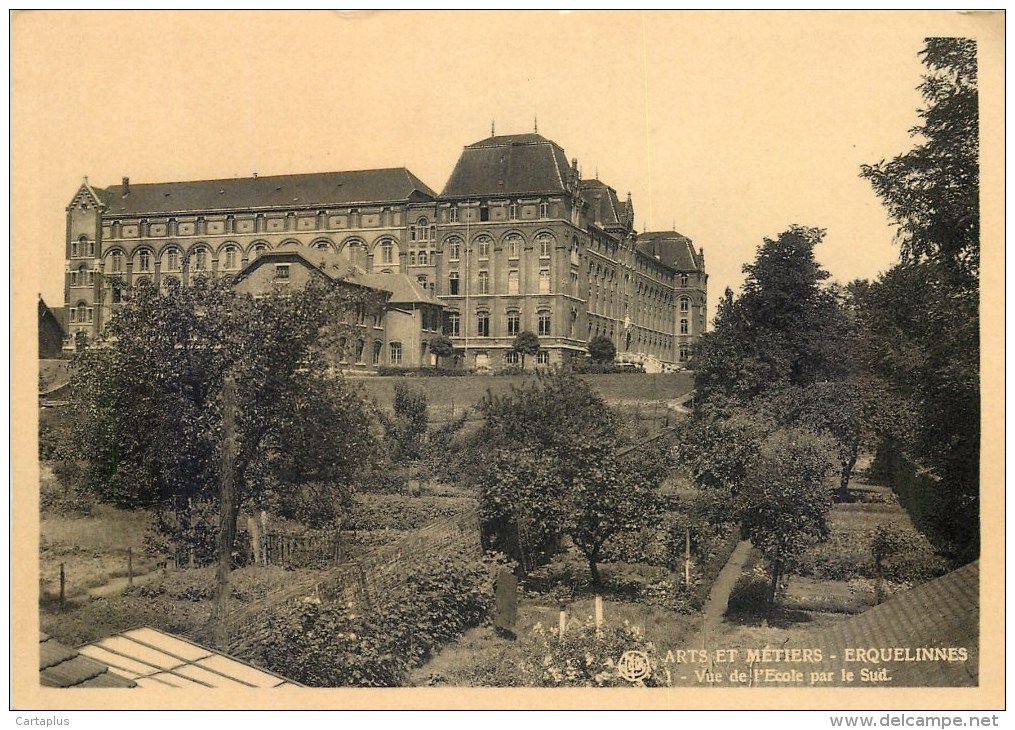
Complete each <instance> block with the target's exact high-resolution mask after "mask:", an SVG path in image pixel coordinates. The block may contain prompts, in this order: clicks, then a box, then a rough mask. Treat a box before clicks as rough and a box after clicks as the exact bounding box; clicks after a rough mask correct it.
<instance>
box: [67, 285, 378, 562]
mask: <svg viewBox="0 0 1015 730" xmlns="http://www.w3.org/2000/svg"><path fill="white" fill-rule="evenodd" d="M359 297H360V295H357V294H351V293H346V292H345V291H344V290H339V289H335V288H332V287H331V286H329V285H326V284H323V283H313V284H311V285H309V286H308V287H307V288H305V289H303V290H297V291H293V292H291V293H289V294H288V295H286V296H280V295H269V296H266V297H263V298H259V299H254V298H253V297H251V296H248V295H243V294H238V293H236V292H235V291H233V290H231V289H230V288H229V287H228V285H227V284H213V285H210V286H197V287H192V288H178V289H174V290H171V291H169V292H168V293H160V292H159V291H158V290H157V289H155V288H152V287H142V288H140V289H138V291H137V292H136V294H135V296H134V297H133V298H132V299H131V300H130V301H129V302H128V303H126V304H125V305H124V307H123V309H122V310H121V312H120V313H119V314H118V315H117V316H116V317H115V318H113V320H112V321H111V322H110V323H109V325H108V326H107V328H106V330H105V332H104V333H103V337H102V338H101V340H100V341H98V342H97V343H96V344H95V345H94V346H93V347H91V348H89V349H88V350H86V351H85V352H83V353H80V354H79V355H78V356H77V357H76V358H75V360H74V363H73V375H72V393H73V396H72V397H73V402H74V413H75V421H76V428H75V434H74V435H75V438H76V439H77V440H78V446H79V450H78V451H79V453H80V454H82V455H83V457H84V459H85V461H86V464H85V469H84V472H85V482H86V484H87V486H88V487H89V488H90V489H91V490H92V491H94V492H95V493H96V494H98V495H99V496H100V497H101V498H102V499H104V500H107V501H111V502H114V503H116V504H118V505H120V506H122V507H127V508H135V507H146V506H150V507H155V508H158V509H159V510H160V511H166V510H168V511H169V512H170V513H172V514H173V515H175V517H174V518H173V519H171V520H169V521H167V522H166V524H175V525H176V526H177V534H176V536H177V537H179V536H181V535H182V534H194V528H195V524H194V520H196V519H198V516H199V515H201V514H202V513H207V510H206V509H203V508H202V507H201V505H214V504H217V503H218V499H219V488H220V484H221V483H222V481H223V480H224V479H228V480H229V481H231V483H232V484H233V485H234V487H235V489H234V491H235V495H234V496H235V498H234V499H233V500H231V502H232V504H231V505H230V509H229V514H228V515H227V520H226V522H227V525H226V528H227V530H228V533H229V534H228V535H227V538H229V540H228V542H229V543H230V544H231V537H232V535H235V525H236V518H237V515H238V513H239V511H240V509H241V508H242V506H243V505H244V504H247V503H248V502H254V503H257V504H262V503H268V502H271V501H273V500H274V501H276V502H279V503H281V504H288V505H289V507H291V508H292V510H293V512H294V513H300V514H316V513H320V514H323V515H329V514H331V515H333V512H331V511H332V510H334V509H335V506H336V505H339V504H340V503H341V497H342V495H343V494H344V493H345V492H346V491H347V490H348V489H349V485H350V484H351V481H352V476H353V475H354V474H355V473H356V472H357V470H358V469H360V468H361V464H362V463H364V462H367V463H369V461H370V460H371V459H372V457H373V451H374V443H375V441H374V430H373V426H372V418H371V416H370V413H369V410H368V409H367V408H366V407H365V405H364V404H363V402H362V399H361V398H360V397H359V396H358V395H356V394H355V393H353V392H352V391H351V389H350V388H349V386H347V385H346V384H345V383H344V381H341V380H338V379H334V378H331V377H330V376H328V375H327V366H326V358H325V357H324V355H325V353H326V352H327V351H328V350H329V349H331V348H332V347H333V346H334V343H335V342H336V341H337V339H338V338H339V337H342V336H345V334H348V333H349V331H351V330H349V328H347V327H346V326H345V325H336V324H334V323H336V322H341V321H342V320H343V318H344V317H345V315H346V314H347V313H348V312H349V311H351V310H352V309H353V308H354V307H355V306H356V305H357V304H362V303H363V302H362V301H360V299H359ZM227 379H228V380H231V381H232V382H233V383H234V386H233V394H232V400H233V402H234V403H235V407H234V408H233V409H232V415H233V417H234V418H233V421H234V424H233V431H234V435H233V439H232V440H231V442H230V443H229V444H225V443H223V433H222V424H223V415H224V414H223V403H222V394H223V386H224V383H225V382H226V380H227ZM226 447H230V448H231V451H232V453H231V454H230V458H229V459H228V460H225V459H223V451H224V449H225V448H226ZM225 461H228V463H231V464H232V474H230V475H224V474H223V472H222V468H223V467H222V464H223V463H224V462H225ZM294 494H304V495H308V496H312V497H313V502H312V504H304V505H302V506H300V505H299V504H298V502H299V500H298V499H296V498H295V497H293V496H292V495H294Z"/></svg>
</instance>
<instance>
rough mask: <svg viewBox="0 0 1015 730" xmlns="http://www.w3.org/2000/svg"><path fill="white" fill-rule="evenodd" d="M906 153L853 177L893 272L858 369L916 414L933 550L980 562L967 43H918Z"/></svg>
mask: <svg viewBox="0 0 1015 730" xmlns="http://www.w3.org/2000/svg"><path fill="white" fill-rule="evenodd" d="M921 55H922V56H923V62H924V64H925V65H926V67H927V73H926V74H925V75H924V77H923V82H922V83H921V85H920V92H921V94H922V95H923V99H924V103H925V106H924V108H923V109H922V110H920V112H919V115H920V117H921V120H922V122H921V124H920V125H918V126H917V127H915V128H914V129H913V130H912V134H913V136H914V137H915V138H916V139H917V143H916V144H915V145H914V147H913V148H912V149H911V150H910V151H908V152H906V153H904V154H902V155H899V156H898V157H896V158H894V159H893V160H891V161H888V162H885V161H882V162H879V163H877V164H875V165H869V166H864V167H863V168H862V173H861V174H862V176H863V177H865V178H867V179H868V180H869V181H870V183H871V185H872V186H873V188H874V190H875V192H876V193H877V194H878V195H879V197H881V199H882V201H883V202H884V204H885V207H886V208H887V209H888V212H889V214H890V215H891V217H892V220H893V221H894V223H895V224H896V226H897V227H898V240H899V244H900V253H901V257H900V263H899V264H898V265H897V266H896V267H894V268H893V269H892V270H890V271H889V272H887V273H886V274H885V275H884V276H883V277H882V278H881V279H880V280H879V281H878V282H876V283H875V284H873V285H872V286H871V287H870V290H869V292H867V296H866V299H865V302H864V307H863V308H862V312H863V314H864V316H865V318H866V319H867V325H868V326H867V333H868V345H869V354H870V359H869V365H870V367H871V369H872V371H873V372H874V373H875V374H877V375H880V376H881V377H883V378H884V380H885V381H886V382H888V383H889V384H890V385H891V387H892V389H893V390H894V391H895V393H896V396H897V397H898V398H900V399H902V400H904V401H906V402H907V403H909V404H910V406H911V408H912V411H913V412H914V413H915V414H916V427H915V428H914V429H913V430H914V434H913V435H914V438H913V439H911V441H910V443H909V444H907V446H908V447H909V449H910V452H911V454H912V455H913V456H915V457H916V458H917V459H918V460H919V461H920V462H921V464H922V465H923V466H925V467H929V468H930V469H931V470H932V475H933V478H934V483H933V484H932V485H931V486H930V487H929V488H930V490H931V491H933V492H934V494H933V495H932V496H931V497H930V499H928V500H927V501H928V503H933V504H934V505H936V506H935V510H936V512H937V522H938V530H937V532H938V537H939V538H943V541H944V543H950V545H944V544H943V543H942V539H939V540H938V544H939V546H944V547H946V548H947V549H949V550H953V551H954V555H955V557H957V558H958V559H960V560H971V559H974V558H975V557H976V556H977V555H978V553H979V531H978V525H979V490H980V482H979V447H980V427H979V424H980V408H979V404H980V388H979V366H980V358H979V355H980V342H979V262H980V209H979V194H980V193H979V159H978V158H979V112H978V90H977V61H976V41H975V40H972V39H969V38H928V39H927V41H926V45H925V48H924V50H923V51H922V53H921Z"/></svg>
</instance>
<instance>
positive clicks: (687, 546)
mask: <svg viewBox="0 0 1015 730" xmlns="http://www.w3.org/2000/svg"><path fill="white" fill-rule="evenodd" d="M684 585H685V586H690V585H691V528H690V527H687V528H685V529H684Z"/></svg>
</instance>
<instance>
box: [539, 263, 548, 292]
mask: <svg viewBox="0 0 1015 730" xmlns="http://www.w3.org/2000/svg"><path fill="white" fill-rule="evenodd" d="M539 293H540V294H549V293H550V270H549V269H540V270H539Z"/></svg>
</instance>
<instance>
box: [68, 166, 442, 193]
mask: <svg viewBox="0 0 1015 730" xmlns="http://www.w3.org/2000/svg"><path fill="white" fill-rule="evenodd" d="M399 170H401V171H404V172H407V173H409V175H412V176H413V177H414V175H413V173H412V171H411V170H409V168H407V167H405V166H404V165H402V166H396V167H375V168H369V169H362V170H319V171H317V172H285V173H279V174H277V175H250V176H243V177H213V178H205V179H201V180H160V181H158V182H134V181H133V180H132V181H131V182H130V187H132V188H134V187H144V186H148V185H183V184H187V183H214V182H236V181H238V180H271V179H273V178H279V177H287V178H288V177H310V176H315V175H350V174H354V173H360V172H362V173H367V172H398V171H399ZM417 179H418V178H417ZM420 182H423V181H422V180H420ZM83 184H84V185H85V186H86V187H88V188H89V189H92V186H91V185H88V184H87V183H83ZM424 184H425V183H424ZM110 187H111V188H118V187H123V186H122V185H111V186H110ZM106 190H107V192H108V189H106Z"/></svg>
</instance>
